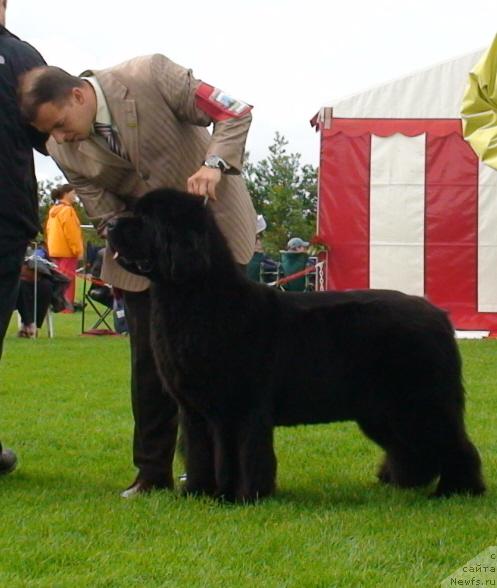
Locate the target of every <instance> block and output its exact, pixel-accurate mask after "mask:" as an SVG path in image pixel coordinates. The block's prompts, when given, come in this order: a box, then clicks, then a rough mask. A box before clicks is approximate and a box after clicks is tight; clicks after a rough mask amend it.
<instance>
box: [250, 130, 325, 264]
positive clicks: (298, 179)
mask: <svg viewBox="0 0 497 588" xmlns="http://www.w3.org/2000/svg"><path fill="white" fill-rule="evenodd" d="M287 146H288V141H287V140H286V139H285V137H284V136H283V135H280V133H276V134H275V138H274V142H273V144H272V145H270V147H269V156H268V157H267V158H265V159H262V160H261V161H259V162H258V163H256V164H252V163H251V162H250V160H249V157H248V156H247V159H246V162H245V166H244V171H243V176H244V178H245V181H246V183H247V187H248V190H249V192H250V194H251V196H252V200H253V202H254V206H255V208H256V210H257V212H258V213H259V214H262V215H264V218H265V219H266V222H267V225H268V227H267V230H266V231H265V233H264V247H265V249H266V251H268V252H269V253H270V254H272V255H277V254H278V251H279V250H280V249H285V248H286V244H287V241H288V239H289V238H290V237H301V238H302V239H304V240H306V241H308V240H309V239H310V238H311V237H313V236H314V234H315V233H316V209H317V170H316V168H315V167H313V166H312V165H307V164H306V165H302V164H301V162H300V157H301V156H300V154H299V153H288V152H287Z"/></svg>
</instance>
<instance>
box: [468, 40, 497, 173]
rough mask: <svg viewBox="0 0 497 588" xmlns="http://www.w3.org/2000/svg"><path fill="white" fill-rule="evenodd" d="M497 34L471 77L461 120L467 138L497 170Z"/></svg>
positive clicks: (477, 151)
mask: <svg viewBox="0 0 497 588" xmlns="http://www.w3.org/2000/svg"><path fill="white" fill-rule="evenodd" d="M496 79H497V35H496V36H495V38H494V40H493V43H492V45H491V46H490V47H489V49H488V50H487V51H486V52H485V53H484V55H483V57H482V58H481V59H480V61H479V62H478V63H477V64H476V65H475V66H474V67H473V69H472V70H471V72H470V74H469V83H468V86H467V88H466V91H465V93H464V97H463V102H462V108H461V118H462V123H463V135H464V138H465V139H466V141H468V142H469V143H470V145H471V147H472V148H473V149H474V151H475V152H476V154H477V155H478V157H479V158H480V159H481V161H483V163H486V164H487V165H489V166H490V167H493V168H494V169H497V83H496Z"/></svg>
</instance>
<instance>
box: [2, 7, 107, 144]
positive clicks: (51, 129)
mask: <svg viewBox="0 0 497 588" xmlns="http://www.w3.org/2000/svg"><path fill="white" fill-rule="evenodd" d="M1 1H2V0H0V2H1ZM19 105H20V108H21V112H22V114H23V116H24V118H25V119H26V120H27V121H28V122H29V123H30V124H31V125H33V126H34V127H36V128H37V129H38V130H39V131H41V132H42V133H48V134H50V135H52V137H53V138H54V139H55V140H56V141H57V143H66V142H68V143H72V142H74V141H83V140H84V139H87V138H88V136H89V135H90V132H91V130H92V125H93V122H94V120H95V115H96V112H97V101H96V96H95V91H94V90H93V87H92V86H91V84H90V83H89V82H86V81H85V80H82V79H81V78H78V77H75V76H72V75H71V74H68V73H67V72H66V71H64V70H63V69H60V68H59V67H54V66H44V67H37V68H35V69H32V70H30V71H28V72H26V73H25V74H24V75H23V76H22V77H21V79H20V84H19Z"/></svg>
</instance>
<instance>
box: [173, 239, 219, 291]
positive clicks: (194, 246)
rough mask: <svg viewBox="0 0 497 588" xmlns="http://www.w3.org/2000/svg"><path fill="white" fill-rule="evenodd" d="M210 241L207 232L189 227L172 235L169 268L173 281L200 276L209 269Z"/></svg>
mask: <svg viewBox="0 0 497 588" xmlns="http://www.w3.org/2000/svg"><path fill="white" fill-rule="evenodd" d="M208 247H209V243H208V239H207V238H206V235H205V233H201V232H199V231H197V230H195V228H188V229H186V231H185V232H184V233H182V234H181V235H179V234H177V233H176V235H171V239H170V241H169V251H170V259H169V270H170V276H171V280H172V281H173V282H187V281H189V280H191V279H195V278H199V277H200V276H202V275H205V273H206V272H207V271H208V270H209V267H210V257H209V251H208Z"/></svg>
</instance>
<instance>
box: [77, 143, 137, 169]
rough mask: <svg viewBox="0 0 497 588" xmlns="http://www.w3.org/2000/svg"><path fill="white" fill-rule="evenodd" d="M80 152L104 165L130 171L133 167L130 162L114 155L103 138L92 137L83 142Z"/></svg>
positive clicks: (79, 147) (79, 148)
mask: <svg viewBox="0 0 497 588" xmlns="http://www.w3.org/2000/svg"><path fill="white" fill-rule="evenodd" d="M78 150H79V152H80V153H81V154H83V155H85V156H86V157H89V158H91V159H94V160H95V161H97V162H99V163H101V164H104V165H112V166H114V167H125V168H128V169H130V168H132V167H133V166H132V165H131V163H130V162H129V161H127V160H126V159H123V158H122V157H119V155H116V154H115V153H113V152H112V151H111V150H110V147H109V145H108V144H107V142H106V141H105V139H104V138H103V137H98V136H96V135H91V136H90V137H88V139H86V140H85V141H81V143H80V144H79V146H78Z"/></svg>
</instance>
